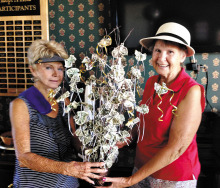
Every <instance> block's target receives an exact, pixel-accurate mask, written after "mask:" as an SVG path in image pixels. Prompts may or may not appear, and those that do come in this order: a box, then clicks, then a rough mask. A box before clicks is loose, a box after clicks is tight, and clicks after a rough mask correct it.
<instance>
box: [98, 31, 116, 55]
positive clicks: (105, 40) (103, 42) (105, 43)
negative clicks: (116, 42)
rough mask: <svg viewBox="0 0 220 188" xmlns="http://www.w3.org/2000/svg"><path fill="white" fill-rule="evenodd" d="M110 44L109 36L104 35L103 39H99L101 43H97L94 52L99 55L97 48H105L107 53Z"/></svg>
mask: <svg viewBox="0 0 220 188" xmlns="http://www.w3.org/2000/svg"><path fill="white" fill-rule="evenodd" d="M111 44H112V39H111V37H110V36H109V35H105V36H104V37H103V39H101V41H100V42H99V43H98V45H97V47H96V52H97V54H98V55H100V54H99V47H100V48H105V52H106V53H107V48H106V47H107V46H110V45H111Z"/></svg>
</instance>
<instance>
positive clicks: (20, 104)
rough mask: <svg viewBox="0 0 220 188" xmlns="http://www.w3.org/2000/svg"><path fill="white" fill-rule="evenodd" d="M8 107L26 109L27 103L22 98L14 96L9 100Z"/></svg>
mask: <svg viewBox="0 0 220 188" xmlns="http://www.w3.org/2000/svg"><path fill="white" fill-rule="evenodd" d="M10 109H13V110H16V109H23V110H27V105H26V104H25V102H24V101H23V100H22V99H19V98H16V99H14V100H13V101H11V102H10Z"/></svg>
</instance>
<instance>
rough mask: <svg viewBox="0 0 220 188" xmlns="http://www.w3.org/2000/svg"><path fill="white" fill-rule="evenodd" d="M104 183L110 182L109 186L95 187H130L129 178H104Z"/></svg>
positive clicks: (98, 187) (100, 187) (99, 187)
mask: <svg viewBox="0 0 220 188" xmlns="http://www.w3.org/2000/svg"><path fill="white" fill-rule="evenodd" d="M103 181H104V182H112V184H111V185H109V186H96V187H97V188H106V187H107V188H123V187H130V186H131V177H119V178H110V177H104V178H103Z"/></svg>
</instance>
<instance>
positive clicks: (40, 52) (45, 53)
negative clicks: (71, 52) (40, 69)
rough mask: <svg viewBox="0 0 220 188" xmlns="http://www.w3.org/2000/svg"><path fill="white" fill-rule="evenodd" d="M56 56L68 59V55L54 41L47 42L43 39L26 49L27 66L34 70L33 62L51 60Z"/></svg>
mask: <svg viewBox="0 0 220 188" xmlns="http://www.w3.org/2000/svg"><path fill="white" fill-rule="evenodd" d="M54 55H58V56H60V57H62V58H63V59H67V58H68V54H67V52H66V50H65V49H64V47H63V46H62V45H61V44H60V43H57V42H56V41H53V40H51V41H47V40H43V39H39V40H35V41H34V42H33V43H32V44H31V45H30V47H29V49H28V54H27V58H28V63H29V66H32V67H33V68H36V66H35V65H36V64H35V62H36V61H37V60H38V59H40V58H51V57H53V56H54Z"/></svg>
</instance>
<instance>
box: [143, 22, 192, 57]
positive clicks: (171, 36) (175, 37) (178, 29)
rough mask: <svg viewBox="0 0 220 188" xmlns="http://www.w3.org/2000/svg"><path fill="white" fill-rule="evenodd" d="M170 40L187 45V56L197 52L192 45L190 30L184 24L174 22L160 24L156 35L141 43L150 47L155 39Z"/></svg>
mask: <svg viewBox="0 0 220 188" xmlns="http://www.w3.org/2000/svg"><path fill="white" fill-rule="evenodd" d="M157 39H160V40H168V41H172V42H177V43H180V44H183V45H185V46H186V47H187V51H188V52H187V57H189V56H192V55H194V54H195V50H194V49H193V48H192V47H191V46H190V41H191V36H190V33H189V31H188V30H187V29H186V28H185V27H184V26H182V25H180V24H178V23H174V22H168V23H165V24H163V25H162V26H160V28H159V29H158V30H157V33H156V35H155V36H154V37H148V38H143V39H141V40H140V44H141V45H142V46H144V47H145V48H146V49H148V48H149V47H150V46H151V45H152V42H153V40H157Z"/></svg>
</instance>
